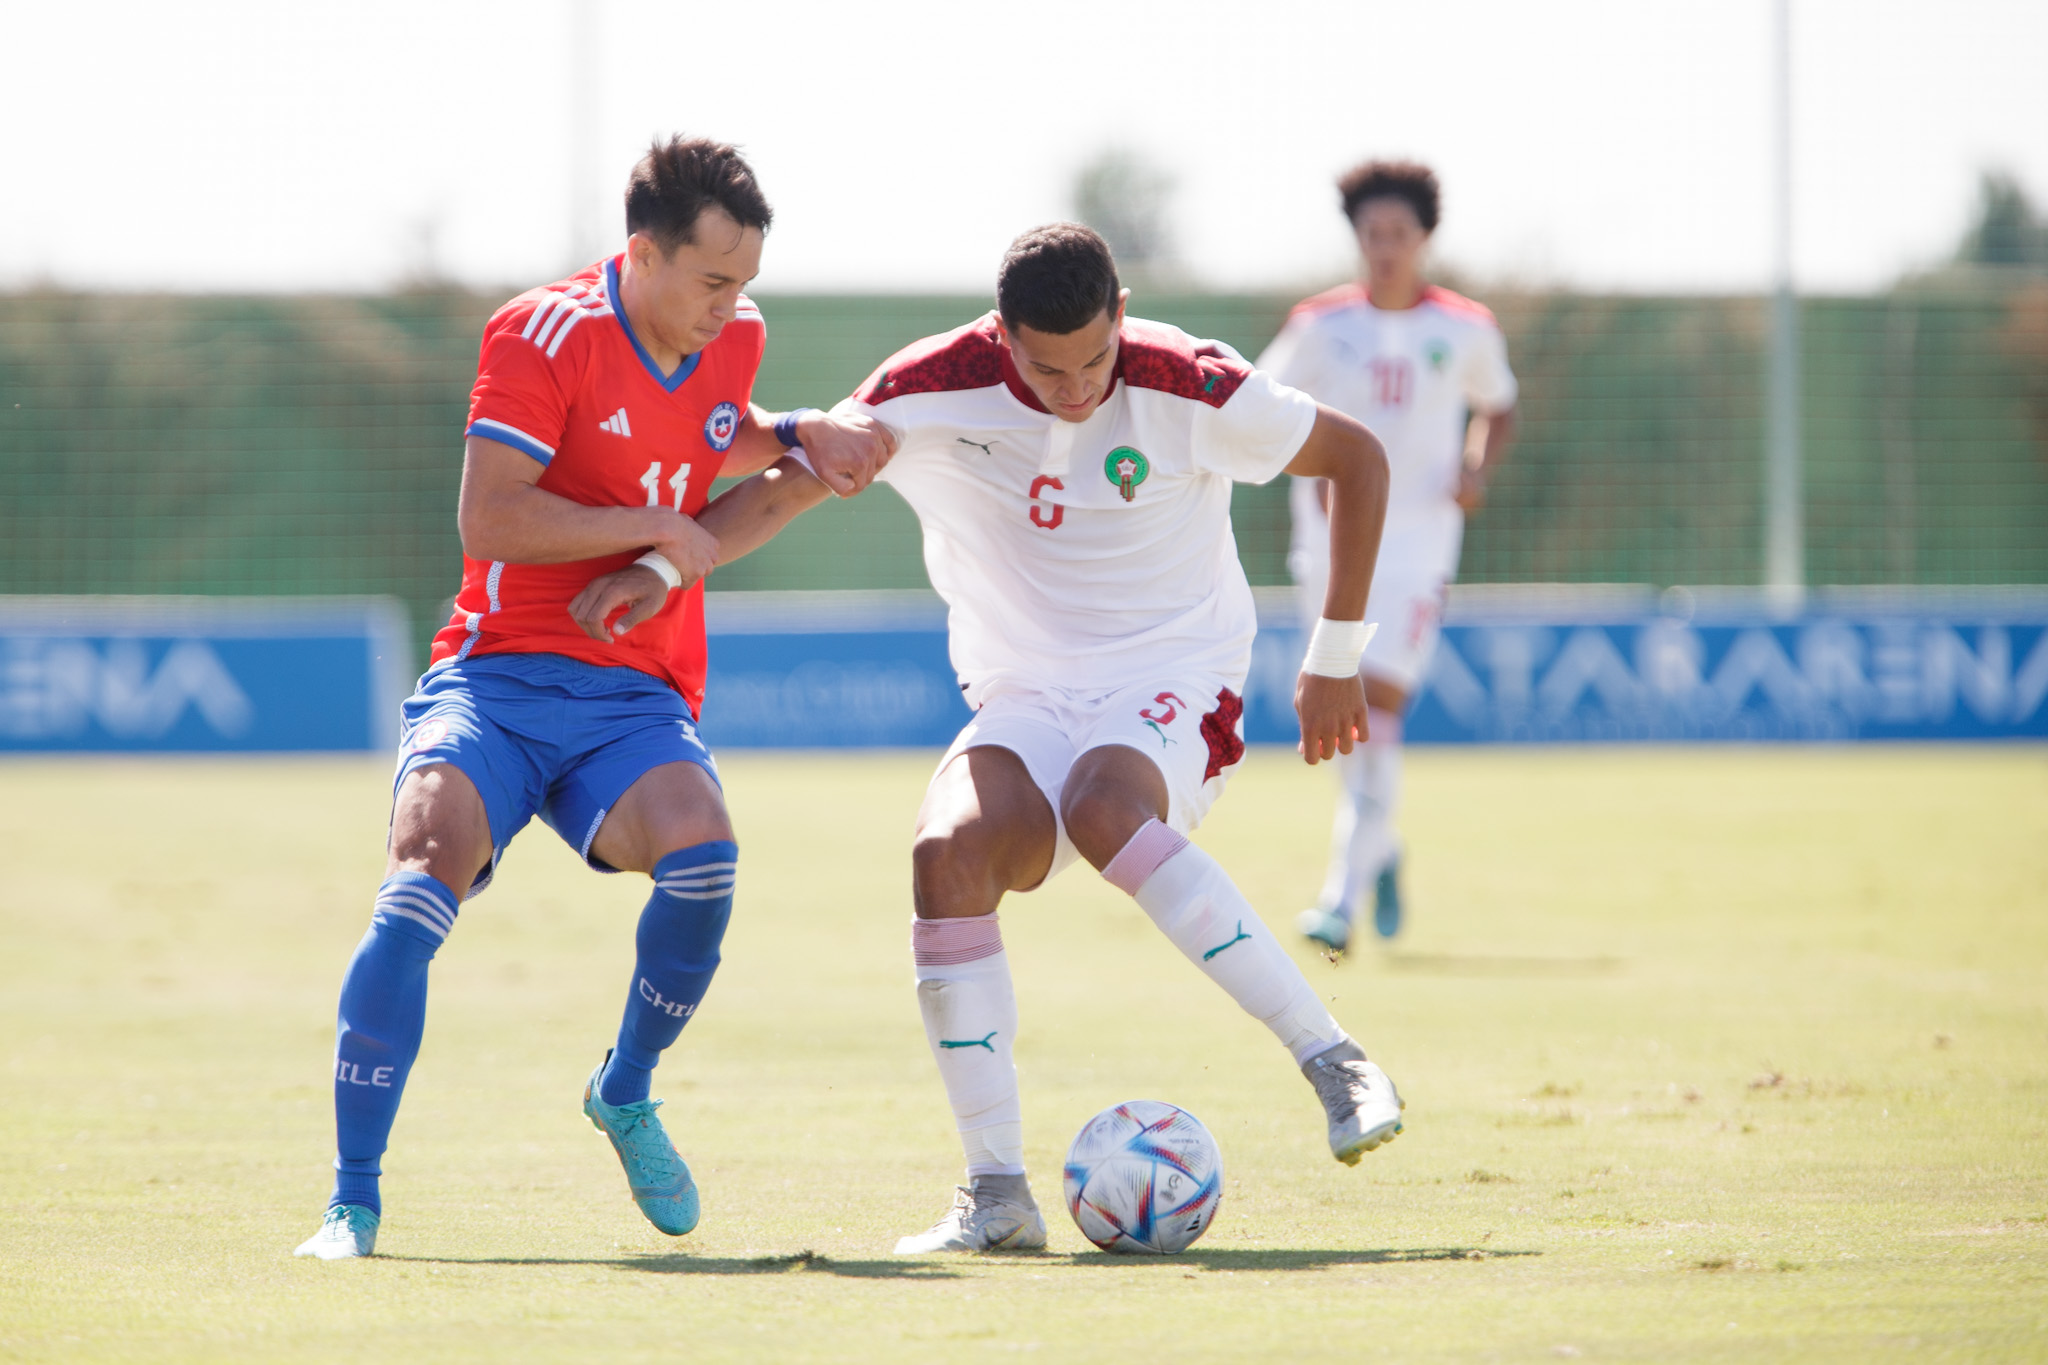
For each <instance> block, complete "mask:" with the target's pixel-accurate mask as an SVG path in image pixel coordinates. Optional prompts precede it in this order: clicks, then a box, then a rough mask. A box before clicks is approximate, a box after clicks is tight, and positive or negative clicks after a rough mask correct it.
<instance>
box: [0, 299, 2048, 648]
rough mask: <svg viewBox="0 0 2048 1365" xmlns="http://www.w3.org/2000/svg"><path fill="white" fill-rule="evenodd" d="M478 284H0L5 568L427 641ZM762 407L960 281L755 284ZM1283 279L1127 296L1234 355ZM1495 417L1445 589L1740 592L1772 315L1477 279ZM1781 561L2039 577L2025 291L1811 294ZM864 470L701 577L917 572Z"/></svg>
mask: <svg viewBox="0 0 2048 1365" xmlns="http://www.w3.org/2000/svg"><path fill="white" fill-rule="evenodd" d="M496 301H497V300H495V299H490V298H479V297H470V296H449V295H397V296H391V297H382V298H276V299H242V298H237V299H218V298H139V297H97V296H75V295H54V294H37V295H23V296H14V297H11V298H6V299H4V300H0V477H4V479H5V484H4V487H5V489H6V492H5V494H4V497H0V592H8V593H28V592H36V593H78V592H90V593H100V592H189V593H258V594H272V593H343V592H346V593H363V592H372V593H390V594H393V595H395V596H398V597H401V598H403V599H405V600H406V601H407V602H408V603H409V604H410V606H411V608H412V611H413V613H414V618H415V621H416V624H418V625H419V627H420V629H421V633H422V635H423V636H424V634H425V633H426V632H427V631H428V630H429V629H431V626H432V625H433V624H434V622H435V618H437V617H438V616H439V615H440V614H441V612H442V610H443V604H444V603H445V602H446V600H447V598H448V597H449V595H450V594H451V593H452V592H453V591H454V587H455V582H456V578H457V575H458V556H459V549H458V545H457V541H456V537H455V529H454V522H455V489H456V479H457V473H458V469H459V466H460V462H461V425H462V417H463V412H464V405H465V402H466V400H467V394H468V388H469V383H470V379H471V377H472V375H473V370H474V365H475V356H476V342H477V337H478V334H479V332H480V329H481V327H482V325H483V321H484V319H485V317H486V316H487V315H488V314H489V312H490V309H491V307H492V306H493V305H494V304H495V302H496ZM761 303H762V308H763V311H764V312H765V313H766V315H767V317H768V324H769V346H768V360H767V364H766V366H765V368H764V370H763V372H762V376H761V382H760V387H759V389H758V392H757V396H758V399H759V401H760V402H762V403H763V404H764V405H767V406H770V407H788V406H794V405H797V404H800V403H808V404H818V405H823V404H827V403H830V402H831V401H833V400H834V399H836V398H837V397H839V396H841V395H843V394H844V393H846V392H847V391H849V390H850V389H851V388H852V387H853V386H854V385H855V384H857V383H858V382H859V381H860V380H861V379H862V378H864V377H865V376H866V374H867V373H868V371H869V370H870V369H871V368H872V367H873V366H874V365H875V364H876V363H878V362H879V361H880V360H881V359H882V358H883V357H885V356H886V355H887V354H888V353H889V352H890V351H891V350H893V349H894V348H896V347H897V346H899V345H902V344H903V343H905V342H908V341H911V340H914V339H915V338H917V337H920V336H923V335H926V334H928V333H931V332H934V331H939V330H943V329H945V328H947V327H950V326H953V325H956V324H957V323H959V322H962V321H966V320H967V319H969V318H972V317H973V316H975V315H976V314H977V313H978V312H979V311H980V310H981V309H982V308H983V307H984V306H985V304H984V303H983V301H981V300H978V299H973V298H942V297H918V298H862V297H837V296H834V297H822V296H813V297H800V298H799V297H790V298H774V297H770V298H765V299H763V300H761ZM1286 303H1287V301H1286V300H1282V299H1272V298H1255V297H1226V296H1168V297H1160V298H1155V299H1150V300H1140V301H1139V310H1140V311H1141V312H1144V313H1146V314H1149V315H1151V316H1154V317H1158V318H1161V319H1164V320H1166V321H1170V322H1175V323H1178V324H1180V325H1181V326H1184V327H1186V328H1188V329H1189V330H1190V331H1194V332H1197V333H1199V334H1203V335H1208V336H1214V337H1219V338H1221V339H1223V340H1225V341H1228V342H1230V343H1231V344H1233V345H1235V346H1237V347H1238V348H1239V349H1241V350H1243V351H1245V352H1247V353H1256V352H1257V350H1258V349H1259V348H1260V347H1261V346H1262V345H1263V344H1264V342H1265V340H1266V339H1267V338H1268V337H1270V336H1271V335H1272V333H1273V331H1274V330H1275V329H1276V328H1277V327H1278V325H1279V323H1280V321H1281V319H1282V317H1283V316H1284V314H1285V309H1286ZM1493 303H1494V305H1495V308H1496V311H1497V312H1498V313H1499V314H1500V317H1501V321H1502V324H1503V326H1504V327H1505V328H1506V330H1507V333H1508V341H1509V348H1510V355H1511V358H1512V360H1513V362H1514V365H1515V368H1516V370H1517V371H1518V372H1519V373H1520V375H1521V377H1522V383H1523V400H1522V415H1523V419H1524V421H1523V427H1522V440H1521V444H1520V446H1519V448H1518V449H1517V450H1516V451H1515V453H1514V456H1513V459H1512V462H1511V463H1510V465H1509V466H1508V467H1507V468H1506V469H1505V470H1504V471H1503V472H1502V474H1501V476H1500V477H1499V479H1498V480H1497V481H1496V483H1495V485H1494V491H1493V498H1492V502H1491V504H1490V505H1489V506H1488V507H1487V509H1486V510H1485V512H1484V513H1483V514H1482V515H1481V516H1479V517H1478V518H1476V519H1475V520H1474V521H1473V523H1472V527H1471V531H1470V533H1469V535H1468V537H1467V540H1466V549H1465V560H1464V569H1463V576H1464V578H1465V579H1466V580H1467V581H1479V582H1511V581H1581V582H1585V581H1595V582H1598V581H1606V582H1617V581H1627V582H1649V583H1659V584H1664V583H1694V584H1746V583H1754V582H1756V581H1757V580H1758V577H1759V574H1760V566H1761V563H1762V544H1761V523H1762V517H1761V511H1760V502H1761V489H1762V485H1763V476H1762V469H1761V465H1760V459H1761V448H1762V422H1761V406H1762V389H1763V347H1764V325H1765V309H1764V307H1763V305H1762V303H1761V302H1760V301H1758V300H1752V299H1645V298H1611V297H1587V296H1574V295H1529V296H1520V297H1505V298H1496V299H1494V300H1493ZM1803 326H1804V350H1805V422H1804V442H1805V453H1806V481H1805V482H1806V525H1807V573H1808V577H1809V579H1810V580H1811V581H1813V582H1816V583H1881V582H1916V583H1938V584H1966V583H2014V582H2020V583H2041V582H2048V284H2043V283H2040V282H2035V283H2033V284H2031V285H2027V284H2020V285H2009V286H2007V287H2003V288H1990V287H1986V288H1984V289H1982V290H1979V291H1975V292H1968V291H1964V292H1958V291H1956V290H1954V289H1950V290H1947V291H1946V292H1942V293H1939V294H1934V293H1911V292H1901V293H1897V294H1893V295H1889V296H1885V297H1880V298H1854V299H1817V300H1811V301H1809V302H1807V304H1806V305H1805V307H1804V321H1803ZM1285 503H1286V498H1285V491H1284V489H1281V488H1279V487H1269V488H1262V489H1253V488H1246V489H1240V490H1239V495H1238V499H1237V505H1236V521H1237V531H1238V540H1239V546H1240V549H1241V551H1242V553H1243V555H1244V559H1245V563H1246V567H1247V569H1248V570H1249V572H1250V573H1251V575H1252V577H1253V580H1254V581H1255V582H1262V583H1275V582H1282V581H1284V580H1285V568H1284V559H1285V551H1286V541H1287V516H1286V506H1285ZM924 581H925V579H924V571H923V567H922V564H921V562H920V559H919V553H918V546H917V537H916V533H915V525H914V522H913V520H912V518H911V517H910V514H909V512H908V510H907V509H906V508H905V507H904V506H903V504H902V503H901V502H900V501H898V500H897V499H896V498H895V496H894V495H893V494H892V493H889V492H888V491H887V490H878V491H876V492H875V493H873V494H871V495H869V496H866V497H862V498H859V499H855V500H853V501H850V502H847V503H844V504H834V505H831V506H828V507H826V508H822V509H820V510H819V511H817V512H815V513H812V514H811V515H810V516H808V517H806V518H805V519H804V520H803V521H801V522H799V523H798V524H797V525H796V526H795V527H794V528H792V530H791V531H790V532H789V533H788V534H787V535H785V536H784V537H783V538H782V539H781V540H779V541H777V542H776V543H774V544H772V545H771V546H769V547H768V548H767V549H765V550H763V551H761V552H760V553H759V554H757V555H756V556H754V557H752V558H751V559H748V560H746V561H742V562H741V563H739V564H736V565H734V566H732V567H730V568H728V569H725V570H721V571H720V572H719V573H718V574H717V575H715V576H714V579H713V584H712V586H713V587H714V588H784V587H787V588H803V587H812V588H815V587H909V586H919V585H922V584H923V583H924Z"/></svg>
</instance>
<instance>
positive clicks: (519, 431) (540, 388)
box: [463, 305, 582, 464]
mask: <svg viewBox="0 0 2048 1365" xmlns="http://www.w3.org/2000/svg"><path fill="white" fill-rule="evenodd" d="M530 312H531V305H528V306H525V307H514V308H507V309H504V310H503V311H501V312H500V313H499V314H498V316H496V317H494V318H492V319H491V321H490V325H489V326H488V327H486V328H485V329H484V344H483V350H482V353H481V354H480V355H479V356H478V357H477V367H476V387H474V388H472V389H471V390H470V391H469V425H468V426H467V427H466V428H465V429H464V431H463V435H465V436H481V437H483V438H484V439H485V440H488V441H497V442H500V443H501V444H504V445H508V446H511V447H512V448H513V449H514V450H521V451H524V452H526V453H527V454H528V455H531V456H532V457H533V458H534V459H536V460H538V461H540V462H541V463H542V464H546V463H547V462H548V461H550V460H552V459H554V458H555V447H556V446H558V445H560V444H561V442H562V432H563V430H564V429H565V428H566V426H567V423H568V418H569V398H570V391H569V383H568V376H567V375H566V374H565V373H564V372H563V371H565V370H566V369H567V367H568V366H569V365H570V364H571V363H573V362H572V356H573V355H576V354H581V351H582V348H581V347H575V348H569V349H567V350H564V351H562V352H560V353H559V354H558V355H556V356H554V357H550V356H549V355H547V354H546V353H545V352H544V351H543V350H542V349H541V348H540V347H539V346H536V345H535V344H534V343H533V342H531V341H529V340H527V339H526V338H525V337H524V336H523V335H521V330H522V328H523V327H524V325H525V323H526V320H527V318H528V316H529V314H530Z"/></svg>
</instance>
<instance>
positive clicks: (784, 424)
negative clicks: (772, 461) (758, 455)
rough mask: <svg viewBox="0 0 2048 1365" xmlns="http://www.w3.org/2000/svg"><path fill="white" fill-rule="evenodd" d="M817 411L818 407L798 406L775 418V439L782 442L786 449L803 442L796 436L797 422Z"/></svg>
mask: <svg viewBox="0 0 2048 1365" xmlns="http://www.w3.org/2000/svg"><path fill="white" fill-rule="evenodd" d="M816 411H817V409H816V408H798V409H797V410H796V411H794V412H785V413H783V414H782V416H780V417H778V418H776V419H775V439H776V440H778V441H780V442H782V448H783V449H784V450H787V449H789V448H790V447H791V446H794V445H801V444H802V442H801V441H798V440H797V438H796V424H797V423H798V422H799V421H800V420H802V419H803V418H805V417H808V416H809V415H810V414H812V413H814V412H816Z"/></svg>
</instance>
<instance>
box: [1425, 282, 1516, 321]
mask: <svg viewBox="0 0 2048 1365" xmlns="http://www.w3.org/2000/svg"><path fill="white" fill-rule="evenodd" d="M1421 301H1422V302H1423V303H1433V304H1435V305H1436V306H1437V307H1439V308H1441V309H1443V310H1444V311H1445V312H1446V313H1452V314H1455V315H1457V316H1459V317H1465V318H1471V319H1473V320H1474V321H1475V322H1484V323H1487V324H1488V325H1490V326H1495V327H1498V326H1499V325H1500V324H1499V323H1497V322H1495V321H1494V320H1493V310H1492V309H1491V308H1488V307H1487V306H1486V305H1485V304H1483V303H1481V302H1479V301H1478V300H1477V299H1468V298H1466V297H1465V296H1464V295H1463V294H1454V293H1452V292H1451V291H1450V290H1448V289H1445V288H1444V287H1443V286H1441V285H1435V284H1432V285H1427V286H1425V287H1424V288H1423V291H1422V300H1421Z"/></svg>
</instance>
